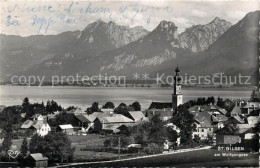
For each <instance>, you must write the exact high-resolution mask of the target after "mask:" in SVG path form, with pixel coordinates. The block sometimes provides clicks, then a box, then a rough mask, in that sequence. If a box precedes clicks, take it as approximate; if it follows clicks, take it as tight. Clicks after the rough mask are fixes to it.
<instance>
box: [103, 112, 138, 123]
mask: <svg viewBox="0 0 260 168" xmlns="http://www.w3.org/2000/svg"><path fill="white" fill-rule="evenodd" d="M101 122H103V123H132V122H134V121H133V120H131V119H130V118H127V117H126V116H124V115H122V114H118V115H116V116H112V117H104V118H102V119H101Z"/></svg>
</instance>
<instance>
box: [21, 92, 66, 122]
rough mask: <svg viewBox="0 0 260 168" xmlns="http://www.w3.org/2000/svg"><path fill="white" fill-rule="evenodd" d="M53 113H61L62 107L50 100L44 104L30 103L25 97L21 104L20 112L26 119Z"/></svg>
mask: <svg viewBox="0 0 260 168" xmlns="http://www.w3.org/2000/svg"><path fill="white" fill-rule="evenodd" d="M55 111H62V107H61V106H60V105H58V104H57V102H55V101H53V100H51V101H49V100H48V101H47V103H46V106H45V105H44V103H43V102H42V103H30V101H29V98H28V97H25V98H24V100H23V103H22V112H23V113H25V118H26V119H28V118H30V117H32V116H33V115H34V114H42V115H47V114H53V113H54V112H55Z"/></svg>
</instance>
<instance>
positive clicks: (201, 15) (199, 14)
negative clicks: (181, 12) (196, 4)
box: [191, 9, 207, 17]
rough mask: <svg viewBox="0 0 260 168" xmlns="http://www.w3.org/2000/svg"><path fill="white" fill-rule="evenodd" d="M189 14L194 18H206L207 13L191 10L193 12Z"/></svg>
mask: <svg viewBox="0 0 260 168" xmlns="http://www.w3.org/2000/svg"><path fill="white" fill-rule="evenodd" d="M191 14H192V15H193V16H195V17H205V16H207V13H206V12H204V11H199V10H196V9H193V10H192V11H191Z"/></svg>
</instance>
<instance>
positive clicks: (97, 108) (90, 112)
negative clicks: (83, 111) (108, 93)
mask: <svg viewBox="0 0 260 168" xmlns="http://www.w3.org/2000/svg"><path fill="white" fill-rule="evenodd" d="M99 111H100V109H99V107H98V102H94V103H93V104H92V106H91V107H90V108H88V109H87V113H88V114H92V113H94V112H99Z"/></svg>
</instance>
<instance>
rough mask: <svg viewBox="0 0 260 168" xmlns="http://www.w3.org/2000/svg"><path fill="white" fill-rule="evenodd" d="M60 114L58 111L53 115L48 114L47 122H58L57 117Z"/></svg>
mask: <svg viewBox="0 0 260 168" xmlns="http://www.w3.org/2000/svg"><path fill="white" fill-rule="evenodd" d="M59 114H60V112H59V111H56V112H54V113H53V114H48V115H47V121H56V116H57V115H59Z"/></svg>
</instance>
